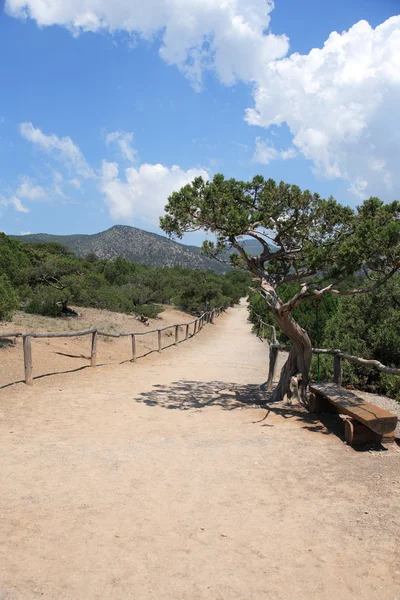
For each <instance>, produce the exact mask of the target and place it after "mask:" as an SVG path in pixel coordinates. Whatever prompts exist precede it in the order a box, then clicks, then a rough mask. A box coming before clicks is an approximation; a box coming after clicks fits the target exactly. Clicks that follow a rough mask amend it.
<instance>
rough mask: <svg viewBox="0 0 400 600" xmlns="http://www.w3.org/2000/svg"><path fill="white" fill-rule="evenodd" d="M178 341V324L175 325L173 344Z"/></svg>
mask: <svg viewBox="0 0 400 600" xmlns="http://www.w3.org/2000/svg"><path fill="white" fill-rule="evenodd" d="M178 341H179V325H175V346H176V345H177V343H178Z"/></svg>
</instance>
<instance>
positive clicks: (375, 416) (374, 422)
mask: <svg viewBox="0 0 400 600" xmlns="http://www.w3.org/2000/svg"><path fill="white" fill-rule="evenodd" d="M310 391H311V398H310V411H311V412H313V413H319V412H336V413H339V414H344V415H347V416H348V417H350V421H349V424H348V425H347V427H346V441H349V440H350V442H352V444H351V445H353V444H354V443H355V441H356V438H357V440H358V441H359V443H364V441H361V440H365V441H393V440H394V435H393V432H394V430H395V429H396V426H397V420H398V419H397V415H394V414H392V413H390V412H388V411H386V410H384V409H383V408H380V407H379V406H375V405H374V404H371V403H370V402H367V401H366V400H363V399H362V398H360V397H358V396H356V394H353V392H351V391H349V390H346V389H344V388H342V387H340V386H338V385H336V384H334V383H313V384H311V385H310ZM365 428H367V431H365ZM368 430H369V432H372V433H373V434H375V435H369V436H368ZM347 438H349V440H348V439H347Z"/></svg>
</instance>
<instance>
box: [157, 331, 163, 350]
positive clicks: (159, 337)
mask: <svg viewBox="0 0 400 600" xmlns="http://www.w3.org/2000/svg"><path fill="white" fill-rule="evenodd" d="M157 332H158V351H159V352H161V350H162V339H161V335H162V331H161V329H157Z"/></svg>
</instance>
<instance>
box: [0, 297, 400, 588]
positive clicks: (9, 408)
mask: <svg viewBox="0 0 400 600" xmlns="http://www.w3.org/2000/svg"><path fill="white" fill-rule="evenodd" d="M267 354H268V352H267V347H266V345H264V344H262V343H261V342H260V341H259V340H258V339H257V338H256V337H255V336H254V335H252V334H251V326H250V324H249V323H248V322H247V311H246V307H245V306H244V305H243V304H242V305H241V306H239V307H235V308H234V309H229V311H228V312H227V314H224V315H223V316H221V317H220V318H219V319H218V320H217V321H216V323H215V325H210V326H207V327H205V328H204V329H203V330H202V331H201V332H200V333H199V335H198V336H196V337H195V338H194V339H192V340H191V341H189V342H187V343H183V344H179V345H178V346H177V347H173V348H171V349H169V350H167V351H165V352H163V353H162V354H160V355H158V354H157V355H151V356H148V357H146V358H145V359H141V360H140V361H138V363H136V364H135V365H134V364H131V363H127V364H123V365H118V366H115V365H113V366H105V367H100V368H97V369H87V370H84V371H81V372H80V373H75V374H69V375H60V376H55V377H51V378H47V379H42V380H37V381H36V382H35V386H33V387H32V388H28V387H26V386H16V387H13V388H8V389H7V391H6V393H3V394H2V395H1V398H0V417H1V425H0V444H1V448H2V455H3V459H2V466H1V478H2V488H1V493H0V511H1V514H2V519H1V523H0V540H1V542H3V543H2V544H0V565H1V567H0V598H2V599H3V598H4V599H7V600H9V599H10V600H30V599H36V598H44V599H48V600H50V599H51V600H53V599H54V598H57V600H62V599H66V600H67V599H68V600H69V599H71V600H72V599H77V598H85V599H86V600H92V599H102V600H103V599H104V598H110V599H115V600H125V599H127V600H128V599H129V600H131V599H132V598H135V600H148V599H150V598H151V599H156V600H158V599H159V600H177V599H187V600H203V599H204V600H206V599H207V600H210V599H211V600H217V599H218V600H220V599H221V600H222V599H226V600H235V599H238V600H239V599H240V600H243V599H246V600H253V599H254V600H261V599H264V598H273V599H274V600H280V599H282V600H283V599H284V600H286V599H289V598H296V599H307V600H308V599H310V598H315V599H318V600H325V599H333V598H335V599H336V598H346V599H352V598H354V599H355V598H357V599H358V598H360V597H362V598H364V599H366V600H368V599H375V598H378V597H379V598H381V599H382V600H394V598H396V596H399V595H400V586H399V581H400V579H399V575H400V565H399V548H398V545H396V544H397V539H398V536H399V533H400V531H399V521H398V510H397V508H398V506H397V502H398V497H399V496H398V494H399V475H398V474H399V467H400V454H399V453H398V452H396V451H395V450H393V451H391V452H388V453H386V454H383V453H381V454H376V455H375V454H370V453H357V452H355V451H354V450H352V449H349V448H346V447H345V446H344V445H343V443H342V441H341V440H340V439H339V438H338V437H336V436H335V435H333V434H329V431H327V430H326V429H325V428H324V427H323V425H321V424H320V423H319V421H314V420H313V419H310V418H309V417H307V416H306V415H304V414H303V413H302V412H301V410H300V409H296V408H295V409H284V408H283V407H279V406H278V407H272V410H271V412H270V413H269V414H268V416H267V418H265V416H266V411H265V410H264V409H260V407H259V406H258V404H257V403H258V402H259V401H260V400H261V396H260V390H259V384H260V383H262V382H264V381H265V379H266V374H267ZM396 536H397V539H396Z"/></svg>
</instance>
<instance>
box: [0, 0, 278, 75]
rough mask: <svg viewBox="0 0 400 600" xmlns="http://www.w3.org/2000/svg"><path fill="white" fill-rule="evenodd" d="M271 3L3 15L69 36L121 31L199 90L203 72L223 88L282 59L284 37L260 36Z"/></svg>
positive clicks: (35, 0) (61, 4)
mask: <svg viewBox="0 0 400 600" xmlns="http://www.w3.org/2000/svg"><path fill="white" fill-rule="evenodd" d="M273 8H274V2H273V0H202V1H201V2H200V1H199V0H147V1H146V2H143V0H114V1H113V2H110V1H109V0H85V1H84V2H82V1H81V0H52V1H51V2H49V1H48V0H47V1H44V0H6V3H5V10H6V12H7V13H8V14H10V15H12V16H14V17H18V18H22V19H25V18H31V19H34V20H35V21H36V22H37V24H38V25H39V26H50V25H61V26H64V27H66V28H68V29H69V30H70V31H72V32H73V33H74V34H75V35H78V34H80V33H82V32H86V31H92V32H95V31H108V32H111V33H112V32H116V31H124V32H128V34H130V35H131V36H132V37H137V38H141V39H144V40H151V41H152V40H154V39H156V37H157V36H161V46H160V48H159V53H160V56H161V58H162V59H163V60H165V61H166V62H167V63H168V64H171V65H176V66H177V67H178V68H179V69H181V70H182V71H183V72H184V73H185V74H186V75H187V76H188V77H189V78H190V79H191V80H192V81H193V82H194V83H195V85H199V84H200V82H201V76H202V72H203V71H204V70H205V69H212V70H214V71H215V72H216V73H217V75H218V77H219V78H220V79H221V80H222V81H223V82H224V83H225V84H232V83H234V82H235V81H236V80H238V79H242V80H244V81H252V80H255V79H257V74H258V73H259V71H260V70H261V69H262V68H263V65H265V64H266V63H267V62H268V61H270V60H273V59H276V58H279V57H282V56H285V55H286V53H287V50H288V40H287V37H286V36H285V35H278V36H276V35H273V34H272V33H266V30H267V28H268V26H269V23H270V13H271V11H272V10H273Z"/></svg>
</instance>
